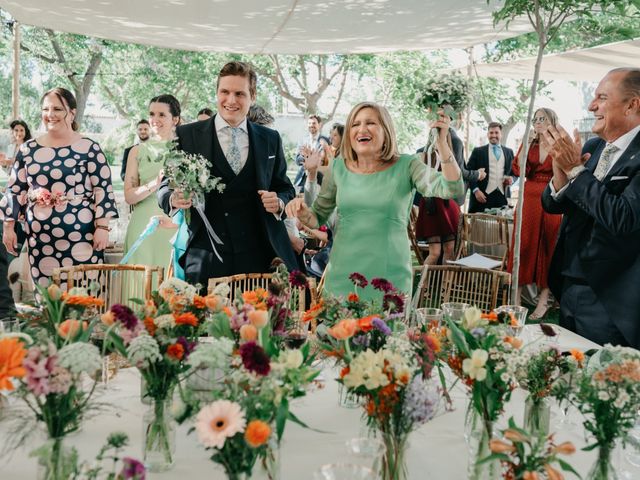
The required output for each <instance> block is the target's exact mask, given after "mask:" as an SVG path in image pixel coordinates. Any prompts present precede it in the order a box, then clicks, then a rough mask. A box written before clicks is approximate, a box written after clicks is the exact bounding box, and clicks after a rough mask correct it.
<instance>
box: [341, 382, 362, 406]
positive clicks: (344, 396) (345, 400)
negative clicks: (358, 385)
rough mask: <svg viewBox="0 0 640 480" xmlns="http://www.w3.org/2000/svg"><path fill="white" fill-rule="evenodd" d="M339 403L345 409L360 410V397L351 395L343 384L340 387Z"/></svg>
mask: <svg viewBox="0 0 640 480" xmlns="http://www.w3.org/2000/svg"><path fill="white" fill-rule="evenodd" d="M338 395H339V399H338V403H339V404H340V406H341V407H344V408H358V406H359V402H358V396H357V395H354V394H352V393H349V389H348V388H347V387H345V386H344V385H343V384H341V383H340V384H339V385H338Z"/></svg>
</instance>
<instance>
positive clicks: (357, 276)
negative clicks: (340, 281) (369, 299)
mask: <svg viewBox="0 0 640 480" xmlns="http://www.w3.org/2000/svg"><path fill="white" fill-rule="evenodd" d="M349 280H351V281H352V282H353V284H354V285H355V286H356V287H360V288H364V287H366V286H367V285H369V282H368V281H367V277H365V276H364V275H362V274H361V273H358V272H353V273H352V274H351V275H349Z"/></svg>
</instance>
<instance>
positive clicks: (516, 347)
mask: <svg viewBox="0 0 640 480" xmlns="http://www.w3.org/2000/svg"><path fill="white" fill-rule="evenodd" d="M509 321H510V319H509V317H508V314H504V313H501V314H498V315H496V314H495V313H493V314H482V313H481V311H480V310H479V309H477V308H474V307H472V308H470V309H468V310H467V311H466V312H465V315H464V318H463V320H462V322H461V324H460V325H458V324H456V323H455V322H453V321H451V320H447V321H446V323H447V325H446V327H447V329H448V332H447V335H446V337H445V338H446V339H447V340H448V341H446V342H444V344H443V348H442V355H443V357H444V358H445V359H446V362H447V363H448V364H449V366H450V367H451V369H452V371H453V372H454V373H455V374H456V375H457V376H458V377H459V378H460V379H461V380H462V382H463V383H464V384H465V385H466V386H467V387H468V390H469V394H470V403H469V407H468V411H467V427H468V432H467V439H468V441H469V442H470V444H471V447H472V448H471V450H472V451H473V452H474V453H475V456H474V455H472V456H471V457H470V464H469V472H468V473H469V478H471V479H477V478H483V475H485V474H486V473H485V472H487V471H490V472H491V474H493V475H495V472H498V471H499V469H500V466H499V465H498V464H497V462H487V463H481V462H480V459H482V458H484V457H486V456H487V455H488V454H489V441H490V440H491V438H492V437H493V425H494V422H495V421H496V420H498V418H499V417H500V415H501V413H502V411H503V409H504V405H505V404H506V403H507V402H508V400H509V398H510V397H511V392H512V390H513V389H514V388H515V387H516V386H517V381H518V379H517V377H516V371H517V370H518V369H519V368H522V367H523V366H524V365H525V363H526V357H525V356H523V355H522V353H521V351H520V347H521V346H522V340H520V339H518V338H515V337H511V336H509V335H508V329H507V325H508V323H509ZM474 457H475V458H474Z"/></svg>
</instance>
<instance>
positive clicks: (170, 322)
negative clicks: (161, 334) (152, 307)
mask: <svg viewBox="0 0 640 480" xmlns="http://www.w3.org/2000/svg"><path fill="white" fill-rule="evenodd" d="M153 323H154V324H155V326H156V327H158V328H159V329H160V330H162V329H165V330H167V329H171V328H173V327H175V326H176V318H175V317H174V316H173V314H171V313H166V314H164V315H159V316H157V317H156V318H154V319H153Z"/></svg>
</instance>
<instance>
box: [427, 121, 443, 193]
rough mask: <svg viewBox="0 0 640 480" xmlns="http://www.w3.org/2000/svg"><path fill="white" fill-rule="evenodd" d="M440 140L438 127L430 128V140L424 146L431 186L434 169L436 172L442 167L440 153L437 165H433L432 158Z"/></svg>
mask: <svg viewBox="0 0 640 480" xmlns="http://www.w3.org/2000/svg"><path fill="white" fill-rule="evenodd" d="M437 142H438V129H437V128H432V129H431V130H429V140H428V141H427V145H426V146H425V148H424V152H425V154H426V157H425V158H426V161H427V162H426V163H427V186H429V187H430V186H431V177H432V175H433V172H432V169H433V170H435V171H436V172H437V171H438V168H440V155H436V164H435V166H432V165H431V158H432V157H433V152H434V150H435V148H436V143H437Z"/></svg>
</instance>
